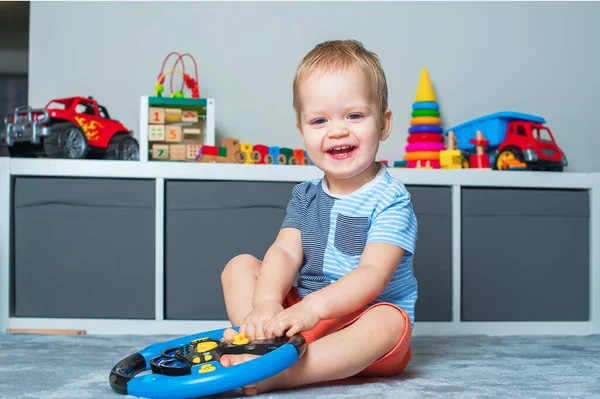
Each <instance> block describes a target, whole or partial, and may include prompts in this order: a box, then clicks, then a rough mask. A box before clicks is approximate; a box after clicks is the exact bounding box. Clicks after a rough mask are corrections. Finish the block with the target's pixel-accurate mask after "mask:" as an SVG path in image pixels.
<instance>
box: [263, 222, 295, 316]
mask: <svg viewBox="0 0 600 399" xmlns="http://www.w3.org/2000/svg"><path fill="white" fill-rule="evenodd" d="M303 256H304V253H303V251H302V239H301V237H300V231H299V230H297V229H293V228H283V229H281V231H280V232H279V235H278V236H277V239H276V240H275V242H274V243H273V245H271V247H270V248H269V250H268V251H267V253H266V254H265V257H264V259H263V263H262V266H261V268H260V272H259V274H258V278H257V279H256V288H255V289H254V299H253V301H252V306H253V307H254V306H257V305H258V304H260V303H262V302H265V301H275V302H277V303H279V304H281V303H282V302H283V299H284V298H285V296H286V294H287V293H288V291H289V290H290V287H291V286H292V284H293V283H294V280H295V279H296V274H297V273H298V269H299V268H300V265H301V264H302V259H303Z"/></svg>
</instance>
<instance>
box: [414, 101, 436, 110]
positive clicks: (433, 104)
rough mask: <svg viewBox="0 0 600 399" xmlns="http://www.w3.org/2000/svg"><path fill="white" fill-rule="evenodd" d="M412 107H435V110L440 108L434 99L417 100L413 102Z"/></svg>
mask: <svg viewBox="0 0 600 399" xmlns="http://www.w3.org/2000/svg"><path fill="white" fill-rule="evenodd" d="M412 109H413V110H417V109H435V110H438V109H440V106H439V104H438V103H437V102H435V101H417V102H415V103H413V105H412Z"/></svg>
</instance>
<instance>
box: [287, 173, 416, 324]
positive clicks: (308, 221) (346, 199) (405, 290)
mask: <svg viewBox="0 0 600 399" xmlns="http://www.w3.org/2000/svg"><path fill="white" fill-rule="evenodd" d="M284 227H292V228H296V229H298V230H300V232H301V235H302V247H303V249H304V260H303V263H302V265H301V267H300V272H299V276H298V279H297V290H298V294H299V295H300V297H302V298H303V297H305V296H306V295H308V294H309V293H311V292H313V291H316V290H318V289H320V288H323V287H325V286H327V285H329V284H331V283H333V282H335V281H336V280H338V279H339V278H340V277H342V276H343V275H344V274H346V273H348V272H349V271H351V270H353V269H355V268H356V267H358V264H359V261H360V258H361V255H362V252H363V250H364V248H365V245H366V244H368V243H370V242H385V243H390V244H394V245H398V246H400V247H401V248H403V249H404V251H405V255H404V258H403V259H402V261H401V262H400V264H399V265H398V269H397V270H396V272H395V273H394V275H393V277H392V280H391V281H390V283H389V285H388V287H387V288H386V289H385V291H384V292H383V293H382V294H381V295H380V296H379V297H377V299H375V301H374V302H373V303H376V302H390V303H393V304H395V305H397V306H399V307H400V308H402V309H403V310H405V311H406V313H407V314H408V315H409V316H410V320H411V324H412V325H413V326H414V315H415V303H416V300H417V280H416V278H415V276H414V274H413V257H414V253H415V244H416V238H417V218H416V216H415V214H414V211H413V207H412V203H411V201H410V194H409V193H408V191H407V190H406V187H404V184H402V182H401V181H400V180H398V179H396V178H394V177H392V176H391V175H390V174H389V173H388V171H387V167H386V166H385V165H381V168H380V170H379V172H378V173H377V175H376V177H375V178H374V179H373V180H372V181H370V182H369V183H367V184H365V185H363V186H362V187H361V188H359V189H358V190H356V191H355V192H354V193H352V194H350V195H347V196H340V195H334V194H331V192H329V190H328V188H327V182H326V181H325V180H324V179H322V178H320V179H315V180H311V181H307V182H304V183H300V184H298V185H296V186H295V187H294V189H293V191H292V198H291V199H290V202H289V204H288V206H287V213H286V216H285V219H284V221H283V224H282V228H284Z"/></svg>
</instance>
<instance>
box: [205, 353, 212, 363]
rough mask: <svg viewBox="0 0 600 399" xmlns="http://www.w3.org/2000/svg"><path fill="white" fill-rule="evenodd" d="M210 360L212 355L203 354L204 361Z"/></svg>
mask: <svg viewBox="0 0 600 399" xmlns="http://www.w3.org/2000/svg"><path fill="white" fill-rule="evenodd" d="M211 360H212V355H206V356H204V361H205V362H208V361H211Z"/></svg>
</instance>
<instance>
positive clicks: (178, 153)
mask: <svg viewBox="0 0 600 399" xmlns="http://www.w3.org/2000/svg"><path fill="white" fill-rule="evenodd" d="M170 147H171V148H170V149H169V159H171V161H185V155H186V154H185V150H186V148H185V144H171V145H170Z"/></svg>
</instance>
